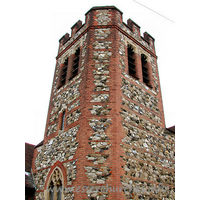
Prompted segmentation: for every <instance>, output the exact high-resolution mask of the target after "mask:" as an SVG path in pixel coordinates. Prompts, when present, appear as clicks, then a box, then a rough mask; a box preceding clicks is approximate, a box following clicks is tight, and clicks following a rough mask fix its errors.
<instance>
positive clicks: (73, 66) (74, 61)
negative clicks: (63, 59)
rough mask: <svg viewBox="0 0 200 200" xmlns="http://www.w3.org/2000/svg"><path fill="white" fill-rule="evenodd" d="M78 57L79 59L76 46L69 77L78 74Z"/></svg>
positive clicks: (78, 50)
mask: <svg viewBox="0 0 200 200" xmlns="http://www.w3.org/2000/svg"><path fill="white" fill-rule="evenodd" d="M79 59H80V48H78V49H77V50H76V52H75V56H74V60H73V65H72V74H71V78H70V79H72V78H74V77H75V76H76V75H77V74H78V66H79Z"/></svg>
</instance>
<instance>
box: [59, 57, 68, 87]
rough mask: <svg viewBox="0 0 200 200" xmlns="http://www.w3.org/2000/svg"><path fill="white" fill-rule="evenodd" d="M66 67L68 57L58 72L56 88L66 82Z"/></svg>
mask: <svg viewBox="0 0 200 200" xmlns="http://www.w3.org/2000/svg"><path fill="white" fill-rule="evenodd" d="M67 69H68V58H66V59H65V62H64V65H63V66H62V68H61V72H60V84H59V86H58V89H59V88H60V87H62V86H63V85H64V84H65V83H66V76H67Z"/></svg>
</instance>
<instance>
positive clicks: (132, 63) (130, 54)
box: [127, 45, 136, 78]
mask: <svg viewBox="0 0 200 200" xmlns="http://www.w3.org/2000/svg"><path fill="white" fill-rule="evenodd" d="M127 51H128V73H129V75H130V76H133V77H135V78H136V69H135V59H134V51H133V47H132V46H131V45H128V48H127Z"/></svg>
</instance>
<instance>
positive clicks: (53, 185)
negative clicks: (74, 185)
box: [48, 168, 63, 200]
mask: <svg viewBox="0 0 200 200" xmlns="http://www.w3.org/2000/svg"><path fill="white" fill-rule="evenodd" d="M48 192H49V198H48V200H62V194H63V185H62V174H61V173H60V171H59V169H57V168H56V169H55V170H54V172H53V174H52V176H51V180H50V184H49V187H48Z"/></svg>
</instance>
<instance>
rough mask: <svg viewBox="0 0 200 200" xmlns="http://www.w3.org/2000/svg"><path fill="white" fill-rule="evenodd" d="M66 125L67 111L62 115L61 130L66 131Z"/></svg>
mask: <svg viewBox="0 0 200 200" xmlns="http://www.w3.org/2000/svg"><path fill="white" fill-rule="evenodd" d="M64 125H65V111H64V112H63V114H62V123H61V130H64Z"/></svg>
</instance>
